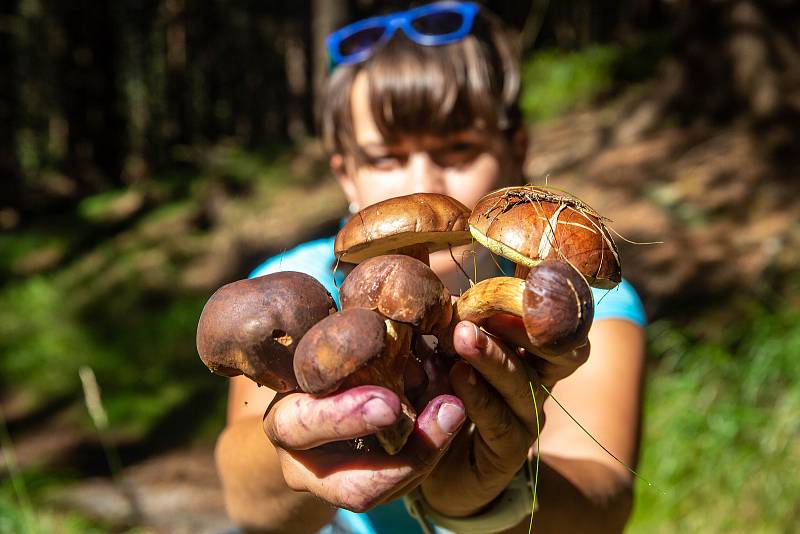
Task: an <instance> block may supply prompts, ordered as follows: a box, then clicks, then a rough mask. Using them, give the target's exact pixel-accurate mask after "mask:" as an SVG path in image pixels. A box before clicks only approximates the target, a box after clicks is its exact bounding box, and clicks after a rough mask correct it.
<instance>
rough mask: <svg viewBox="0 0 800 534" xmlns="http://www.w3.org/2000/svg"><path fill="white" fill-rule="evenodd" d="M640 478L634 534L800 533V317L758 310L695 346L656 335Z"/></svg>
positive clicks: (665, 333)
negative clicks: (643, 481) (647, 481)
mask: <svg viewBox="0 0 800 534" xmlns="http://www.w3.org/2000/svg"><path fill="white" fill-rule="evenodd" d="M649 333H650V349H651V356H652V357H653V359H654V369H653V371H652V373H651V375H650V378H649V381H648V389H647V394H646V404H645V433H644V441H643V457H642V462H641V464H640V471H641V472H642V473H643V474H644V475H645V476H646V477H647V478H648V479H650V480H653V481H654V482H655V483H656V484H657V486H658V491H657V490H654V489H652V488H648V487H646V485H645V484H638V487H637V503H636V509H635V513H634V517H633V520H632V523H631V525H630V527H629V532H637V533H638V532H642V533H644V532H647V533H651V532H720V533H722V532H725V533H727V532H775V533H778V532H789V531H791V530H792V528H794V527H796V526H797V525H798V524H800V508H798V506H797V503H799V502H800V476H798V473H800V439H798V436H800V358H799V357H798V355H800V311H798V310H797V309H792V308H789V307H788V306H787V307H782V308H778V309H776V310H772V311H771V310H768V309H766V308H756V309H754V310H751V312H750V313H748V315H746V316H745V317H743V319H742V320H741V322H740V323H738V324H730V325H728V326H727V328H725V331H723V332H716V333H715V336H714V337H715V338H716V340H714V341H703V340H697V339H693V338H692V337H691V336H689V335H687V334H686V333H685V329H681V328H678V327H676V326H675V325H673V324H670V323H669V322H666V321H662V322H659V323H656V324H653V325H652V326H651V327H650V330H649Z"/></svg>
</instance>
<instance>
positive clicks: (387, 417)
mask: <svg viewBox="0 0 800 534" xmlns="http://www.w3.org/2000/svg"><path fill="white" fill-rule="evenodd" d="M399 415H400V399H398V398H397V395H395V394H394V393H392V392H391V391H389V390H388V389H386V388H382V387H378V386H361V387H357V388H352V389H349V390H347V391H344V392H342V393H338V394H336V395H331V396H329V397H322V398H314V397H312V396H310V395H307V394H305V393H295V394H291V395H288V396H286V397H284V398H282V399H280V400H279V401H277V402H276V403H275V404H274V405H273V406H272V407H271V408H270V409H269V410H268V411H267V414H266V416H265V418H264V430H265V432H266V433H267V436H268V437H269V439H270V441H272V442H273V443H274V444H275V445H276V446H278V447H280V448H283V449H288V450H305V449H310V448H312V447H316V446H319V445H323V444H325V443H330V442H333V441H341V440H347V439H352V438H357V437H361V436H366V435H368V434H373V433H375V432H376V431H378V430H380V429H382V428H386V427H389V426H391V425H392V424H394V423H395V422H396V421H397V419H398V417H399Z"/></svg>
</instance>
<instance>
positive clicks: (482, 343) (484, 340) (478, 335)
mask: <svg viewBox="0 0 800 534" xmlns="http://www.w3.org/2000/svg"><path fill="white" fill-rule="evenodd" d="M473 328H474V329H475V346H476V347H478V348H479V349H485V348H486V346H487V345H488V344H489V338H488V337H486V334H484V333H483V332H481V329H480V328H478V327H477V326H473Z"/></svg>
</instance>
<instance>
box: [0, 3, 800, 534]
mask: <svg viewBox="0 0 800 534" xmlns="http://www.w3.org/2000/svg"><path fill="white" fill-rule="evenodd" d="M405 5H407V3H406V2H375V1H372V0H349V1H348V0H299V1H296V2H265V1H258V2H257V1H254V0H226V1H223V0H207V1H198V0H115V1H114V2H91V1H87V0H75V1H71V2H58V1H54V0H3V1H2V2H0V408H1V411H0V444H1V445H2V453H3V454H2V455H0V532H2V533H5V532H14V533H16V532H25V531H32V532H107V531H113V532H130V531H136V532H209V533H211V532H219V531H221V530H222V529H223V528H225V526H226V525H227V520H226V519H225V516H224V512H223V510H222V503H221V499H220V494H219V487H218V482H217V479H216V475H215V473H214V470H213V462H212V459H211V451H212V448H213V442H214V438H215V436H216V434H217V433H218V432H219V431H220V429H221V426H222V423H223V418H224V407H225V389H226V383H225V380H224V379H221V378H220V377H215V376H211V375H210V374H209V373H208V372H207V370H205V368H204V367H203V366H202V364H201V362H200V361H199V359H198V358H197V355H196V353H195V348H194V332H195V328H196V324H197V318H198V316H199V313H200V310H201V309H202V306H203V304H204V302H205V300H206V299H207V298H208V296H209V295H210V294H211V292H213V291H214V290H215V289H216V288H218V287H219V286H221V285H222V284H224V283H226V282H229V281H232V280H235V279H239V278H242V277H245V276H246V275H247V273H248V272H249V270H250V269H251V268H253V267H254V266H255V265H257V264H258V263H259V261H260V260H262V259H263V258H266V257H268V256H270V255H273V254H276V253H279V252H281V251H282V250H285V249H287V248H289V247H291V246H293V245H294V244H296V243H298V242H301V241H304V240H306V239H309V238H312V237H316V236H321V235H330V234H331V233H332V232H333V231H334V230H335V228H336V225H337V223H338V220H339V218H340V217H341V216H342V215H343V214H344V213H345V212H346V207H345V202H344V199H343V198H342V195H341V193H340V192H339V191H338V188H337V186H336V185H335V183H334V182H333V180H332V177H331V176H330V173H329V171H328V168H327V161H326V158H325V154H324V153H323V151H322V149H321V147H320V144H319V142H318V141H317V140H316V138H315V135H316V133H317V128H316V126H315V125H316V116H317V114H318V102H319V94H320V88H321V87H322V85H323V84H324V80H325V77H326V75H327V58H326V57H325V53H324V49H323V45H322V43H323V40H324V37H325V36H326V35H327V33H329V32H330V31H331V30H332V29H334V28H336V27H337V26H338V25H339V24H341V23H343V22H346V21H348V20H353V19H355V18H358V17H361V16H363V15H365V14H369V13H374V12H375V11H376V9H381V10H383V9H386V10H388V9H392V8H402V7H404V6H405ZM491 7H492V9H493V10H494V11H496V12H497V13H499V14H500V15H501V16H502V17H503V18H504V19H505V20H506V21H507V22H508V23H509V24H510V25H511V26H513V27H515V28H516V30H518V31H519V32H520V35H521V41H522V44H523V52H524V57H523V60H524V68H523V77H524V86H525V90H524V93H523V96H522V102H523V108H524V111H525V114H526V119H527V123H528V124H529V128H530V131H531V139H532V146H531V152H530V155H529V161H528V165H527V168H526V172H527V175H528V177H529V179H530V180H531V181H532V182H533V183H536V184H542V183H544V182H545V181H547V183H549V184H551V185H555V186H558V187H562V188H564V189H567V190H570V191H572V192H574V193H575V194H577V195H578V196H580V197H581V198H583V199H584V200H586V201H587V202H588V203H589V204H590V205H592V206H593V207H595V208H596V209H597V210H598V211H600V212H601V213H603V214H604V215H606V216H608V217H610V218H611V219H613V221H614V222H613V223H612V226H613V227H614V228H615V229H616V230H617V231H618V232H619V233H620V234H621V235H623V236H625V238H627V239H628V240H630V241H631V242H629V241H622V240H620V244H621V249H622V258H623V269H624V273H625V276H626V277H627V278H629V279H630V280H632V281H633V283H634V284H635V285H636V287H637V288H638V289H639V290H640V291H641V294H642V297H643V299H644V301H645V305H646V308H647V312H648V316H649V320H650V325H649V326H648V362H649V374H648V381H647V389H646V404H645V411H644V419H645V426H644V431H643V436H642V451H643V452H642V458H641V462H640V465H639V471H640V472H641V473H642V475H643V476H644V477H646V478H647V479H648V480H650V481H652V482H653V483H654V484H655V487H650V486H648V485H647V484H644V483H640V484H639V485H638V487H637V501H636V509H635V512H634V516H633V520H632V522H631V524H630V527H629V531H630V532H648V533H650V532H740V531H741V532H744V531H747V532H753V531H756V532H776V533H777V532H787V531H790V530H791V528H792V527H793V526H794V527H796V525H797V524H800V508H798V506H797V503H798V502H800V477H798V476H797V473H798V472H800V439H798V437H800V416H798V414H800V358H798V357H797V355H798V354H800V294H799V293H798V288H799V287H800V269H798V266H799V265H800V181H798V179H797V177H796V174H797V169H798V164H799V163H800V143H799V142H798V138H800V136H799V135H798V134H799V133H800V127H799V125H800V9H799V8H798V6H797V5H796V2H792V1H788V0H783V1H782V0H764V1H755V0H692V1H689V0H621V1H618V2H602V3H601V2H591V1H589V0H560V1H558V2H548V1H546V0H533V1H532V2H514V1H511V0H503V1H496V2H491ZM653 241H660V242H663V243H662V244H657V245H636V244H633V243H632V242H653ZM95 385H99V391H100V392H101V396H98V395H96V393H98V391H97V389H96V387H95ZM87 400H88V402H87ZM87 408H88V409H87Z"/></svg>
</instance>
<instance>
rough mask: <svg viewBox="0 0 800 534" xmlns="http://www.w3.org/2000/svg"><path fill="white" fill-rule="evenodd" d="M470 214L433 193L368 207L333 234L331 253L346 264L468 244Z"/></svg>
mask: <svg viewBox="0 0 800 534" xmlns="http://www.w3.org/2000/svg"><path fill="white" fill-rule="evenodd" d="M469 214H470V211H469V209H468V208H467V207H466V206H464V205H463V204H462V203H460V202H459V201H457V200H455V199H454V198H451V197H449V196H447V195H440V194H436V193H414V194H412V195H406V196H401V197H395V198H390V199H388V200H384V201H383V202H378V203H377V204H373V205H371V206H368V207H366V208H364V209H363V210H361V211H360V212H358V213H357V214H356V215H354V216H352V217H351V218H350V220H349V221H347V224H345V225H344V227H342V229H341V230H339V233H338V234H337V235H336V242H335V244H334V252H335V254H336V257H337V258H339V259H340V260H341V261H344V262H347V263H360V262H362V261H364V260H366V259H367V258H372V257H374V256H380V255H381V254H386V253H388V252H391V251H394V250H398V249H402V248H405V247H409V246H412V245H418V244H425V245H426V246H427V248H428V253H431V252H434V251H437V250H442V249H445V248H447V247H449V246H453V247H454V246H458V245H464V244H466V243H469V242H470V241H471V239H472V238H471V237H470V235H469V228H468V223H467V219H468V218H469Z"/></svg>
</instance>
